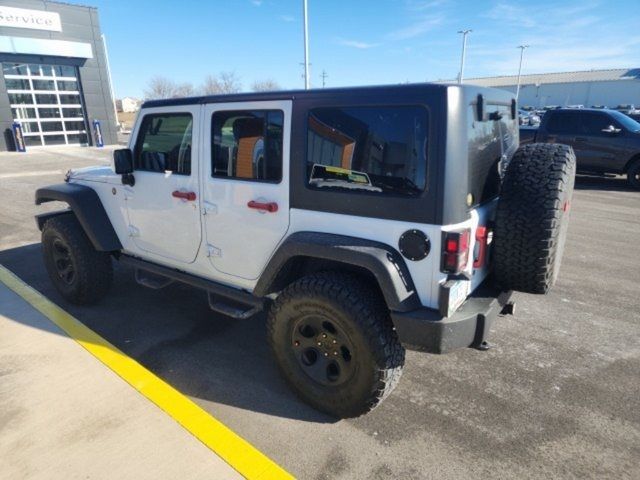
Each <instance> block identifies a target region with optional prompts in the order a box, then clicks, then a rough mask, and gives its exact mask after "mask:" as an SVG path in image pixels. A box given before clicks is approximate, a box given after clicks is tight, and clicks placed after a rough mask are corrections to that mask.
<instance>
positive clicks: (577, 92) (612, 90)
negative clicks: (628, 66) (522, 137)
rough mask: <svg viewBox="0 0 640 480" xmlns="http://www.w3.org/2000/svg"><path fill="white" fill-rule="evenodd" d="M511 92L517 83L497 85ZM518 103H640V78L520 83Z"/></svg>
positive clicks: (610, 104)
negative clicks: (537, 85) (540, 83)
mask: <svg viewBox="0 0 640 480" xmlns="http://www.w3.org/2000/svg"><path fill="white" fill-rule="evenodd" d="M499 88H501V89H504V90H509V91H510V92H514V93H515V91H516V86H515V85H511V86H508V87H499ZM518 103H519V104H520V105H523V106H524V105H531V106H533V107H544V106H545V105H561V106H564V105H584V106H585V107H590V106H591V105H606V106H608V107H615V106H616V105H620V104H623V103H631V104H635V105H636V106H638V105H640V80H611V81H602V82H575V83H549V84H543V85H540V86H539V87H536V86H535V85H521V86H520V98H519V100H518Z"/></svg>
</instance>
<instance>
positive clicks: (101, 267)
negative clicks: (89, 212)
mask: <svg viewBox="0 0 640 480" xmlns="http://www.w3.org/2000/svg"><path fill="white" fill-rule="evenodd" d="M42 253H43V257H44V264H45V267H46V268H47V273H48V274H49V278H51V281H52V282H53V285H54V286H55V287H56V289H57V290H58V291H59V292H60V294H61V295H62V296H63V297H64V298H65V299H66V300H68V301H69V302H72V303H76V304H80V305H86V304H91V303H95V302H97V301H98V300H100V299H101V298H102V297H103V296H104V295H105V294H106V293H107V291H108V290H109V287H110V286H111V282H112V279H113V267H112V265H111V256H110V255H109V253H107V252H98V251H96V250H95V249H94V248H93V245H92V244H91V242H90V241H89V238H87V235H86V234H85V233H84V230H83V229H82V226H81V225H80V223H78V220H77V219H76V217H75V216H74V215H71V214H69V215H59V216H57V217H53V218H51V219H49V220H47V222H46V223H45V224H44V227H43V229H42Z"/></svg>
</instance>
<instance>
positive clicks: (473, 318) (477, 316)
mask: <svg viewBox="0 0 640 480" xmlns="http://www.w3.org/2000/svg"><path fill="white" fill-rule="evenodd" d="M510 297H511V292H510V291H508V292H504V291H501V290H499V289H498V288H496V287H493V286H491V285H487V282H485V284H483V285H481V286H480V287H478V288H477V289H476V290H475V291H474V292H473V293H472V294H471V295H470V296H469V297H468V298H467V300H466V301H465V302H464V303H463V304H462V305H461V306H460V308H458V310H457V311H456V312H455V313H453V315H451V316H449V317H443V316H442V315H441V314H440V313H439V312H438V310H433V309H430V308H420V309H418V310H413V311H411V312H391V318H392V319H393V324H394V326H395V328H396V332H397V333H398V337H399V338H400V341H401V342H402V343H403V344H404V345H405V346H406V347H407V348H412V349H416V350H422V351H426V352H430V353H447V352H450V351H452V350H455V349H457V348H465V347H479V346H481V345H482V343H483V342H485V341H486V340H487V337H488V335H489V329H490V328H491V324H492V323H493V320H494V319H495V318H496V317H497V316H498V314H499V313H500V312H501V311H502V308H503V307H504V306H505V305H506V304H507V302H508V301H509V298H510Z"/></svg>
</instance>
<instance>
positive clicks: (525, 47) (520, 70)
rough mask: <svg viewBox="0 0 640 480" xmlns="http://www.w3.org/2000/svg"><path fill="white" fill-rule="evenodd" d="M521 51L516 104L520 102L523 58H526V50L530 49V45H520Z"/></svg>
mask: <svg viewBox="0 0 640 480" xmlns="http://www.w3.org/2000/svg"><path fill="white" fill-rule="evenodd" d="M518 48H519V49H520V65H519V66H518V82H517V84H516V102H517V101H518V95H520V74H521V73H522V57H524V51H525V49H527V48H529V45H519V46H518Z"/></svg>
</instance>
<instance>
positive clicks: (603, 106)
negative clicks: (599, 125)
mask: <svg viewBox="0 0 640 480" xmlns="http://www.w3.org/2000/svg"><path fill="white" fill-rule="evenodd" d="M591 108H597V109H599V110H602V109H604V108H609V107H607V106H606V105H591Z"/></svg>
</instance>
